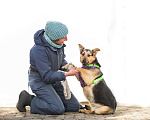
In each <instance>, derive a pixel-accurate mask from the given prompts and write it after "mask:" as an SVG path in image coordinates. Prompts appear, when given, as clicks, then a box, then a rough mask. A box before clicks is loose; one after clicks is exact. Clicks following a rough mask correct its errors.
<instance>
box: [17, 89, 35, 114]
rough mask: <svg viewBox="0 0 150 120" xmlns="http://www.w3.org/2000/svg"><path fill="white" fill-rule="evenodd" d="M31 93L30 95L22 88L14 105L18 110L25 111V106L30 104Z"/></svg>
mask: <svg viewBox="0 0 150 120" xmlns="http://www.w3.org/2000/svg"><path fill="white" fill-rule="evenodd" d="M33 97H34V96H33V95H30V94H29V93H28V92H27V91H25V90H23V91H22V92H21V93H20V95H19V100H18V103H17V105H16V108H17V109H18V110H19V111H20V112H26V108H25V107H26V106H30V104H31V101H32V99H33Z"/></svg>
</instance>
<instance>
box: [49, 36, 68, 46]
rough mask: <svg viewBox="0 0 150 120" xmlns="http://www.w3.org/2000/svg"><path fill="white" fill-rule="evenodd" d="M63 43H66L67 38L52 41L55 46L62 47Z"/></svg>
mask: <svg viewBox="0 0 150 120" xmlns="http://www.w3.org/2000/svg"><path fill="white" fill-rule="evenodd" d="M64 41H67V36H65V37H63V38H60V39H59V40H53V41H52V42H53V43H55V44H57V45H63V44H64Z"/></svg>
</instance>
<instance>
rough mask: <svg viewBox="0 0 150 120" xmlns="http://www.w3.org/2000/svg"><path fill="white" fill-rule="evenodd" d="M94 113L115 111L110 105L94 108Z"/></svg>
mask: <svg viewBox="0 0 150 120" xmlns="http://www.w3.org/2000/svg"><path fill="white" fill-rule="evenodd" d="M94 113H95V114H98V115H104V114H105V115H106V114H111V113H113V111H112V109H111V108H109V107H108V106H102V107H99V108H96V109H95V110H94Z"/></svg>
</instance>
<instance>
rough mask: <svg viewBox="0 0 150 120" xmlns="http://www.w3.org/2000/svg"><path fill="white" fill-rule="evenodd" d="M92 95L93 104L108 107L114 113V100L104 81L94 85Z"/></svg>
mask: <svg viewBox="0 0 150 120" xmlns="http://www.w3.org/2000/svg"><path fill="white" fill-rule="evenodd" d="M93 95H94V100H95V103H98V104H102V105H105V106H109V107H110V108H111V109H112V110H113V111H115V109H116V106H117V102H116V99H115V97H114V95H113V94H112V92H111V90H110V89H109V87H108V86H107V85H106V83H105V81H104V80H101V81H100V82H99V83H97V84H96V85H94V87H93Z"/></svg>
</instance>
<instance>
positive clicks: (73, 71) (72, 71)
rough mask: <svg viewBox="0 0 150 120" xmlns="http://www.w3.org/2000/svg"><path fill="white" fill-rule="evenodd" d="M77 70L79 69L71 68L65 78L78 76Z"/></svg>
mask: <svg viewBox="0 0 150 120" xmlns="http://www.w3.org/2000/svg"><path fill="white" fill-rule="evenodd" d="M76 69H77V67H73V68H71V69H70V70H69V72H66V73H65V77H67V76H73V75H76V74H78V72H79V71H77V70H76Z"/></svg>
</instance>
